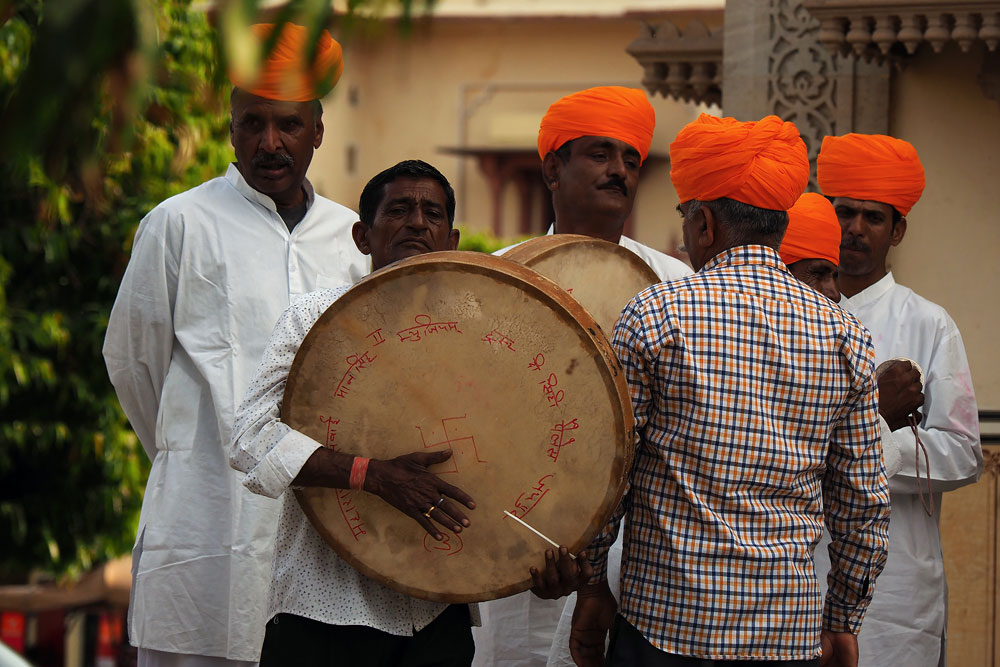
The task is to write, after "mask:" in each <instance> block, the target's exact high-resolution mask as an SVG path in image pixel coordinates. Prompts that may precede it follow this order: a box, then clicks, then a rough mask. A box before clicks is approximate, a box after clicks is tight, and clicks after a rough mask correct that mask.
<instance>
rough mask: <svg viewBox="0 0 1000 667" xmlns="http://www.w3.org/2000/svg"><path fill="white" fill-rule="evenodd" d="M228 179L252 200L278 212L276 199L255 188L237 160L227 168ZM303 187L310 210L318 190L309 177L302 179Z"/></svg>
mask: <svg viewBox="0 0 1000 667" xmlns="http://www.w3.org/2000/svg"><path fill="white" fill-rule="evenodd" d="M226 180H227V181H229V182H230V183H231V184H232V186H233V187H234V188H236V189H237V190H238V191H239V193H240V194H241V195H243V196H244V197H246V198H247V199H249V200H250V201H252V202H254V203H256V204H260V205H261V206H263V207H264V208H266V209H267V210H269V211H273V212H274V213H277V212H278V207H277V206H276V205H275V203H274V200H273V199H271V198H270V197H268V196H267V195H265V194H264V193H262V192H258V191H257V190H254V189H253V187H251V186H250V184H249V183H247V181H246V179H245V178H243V174H241V173H240V170H239V169H238V168H237V167H236V163H235V162H230V163H229V169H227V170H226ZM302 189H303V190H305V191H306V211H307V212H308V211H309V209H310V208H311V207H312V204H313V200H314V199H316V191H315V190H313V186H312V183H310V182H309V179H308V178H305V179H303V180H302Z"/></svg>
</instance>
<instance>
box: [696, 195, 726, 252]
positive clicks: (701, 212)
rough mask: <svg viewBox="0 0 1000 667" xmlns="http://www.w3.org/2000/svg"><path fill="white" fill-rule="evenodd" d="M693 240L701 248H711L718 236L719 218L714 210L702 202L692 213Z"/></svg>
mask: <svg viewBox="0 0 1000 667" xmlns="http://www.w3.org/2000/svg"><path fill="white" fill-rule="evenodd" d="M694 223H695V226H694V232H695V238H694V242H695V243H697V244H698V245H699V246H700V247H702V248H711V247H712V246H713V245H715V240H716V238H718V236H719V231H720V230H719V219H718V218H717V217H715V211H713V210H712V209H710V208H709V207H707V206H705V205H704V204H702V205H701V206H699V207H698V210H697V211H695V213H694Z"/></svg>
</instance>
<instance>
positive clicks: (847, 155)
mask: <svg viewBox="0 0 1000 667" xmlns="http://www.w3.org/2000/svg"><path fill="white" fill-rule="evenodd" d="M816 182H817V183H818V184H819V189H820V190H822V191H823V194H825V195H826V196H827V197H850V198H851V199H862V200H866V201H877V202H882V203H883V204H888V205H889V206H892V207H893V208H894V209H896V210H897V211H899V212H900V214H901V215H906V214H907V213H909V212H910V209H911V208H913V205H914V204H916V203H917V200H918V199H920V195H921V194H923V192H924V167H923V165H922V164H920V158H918V157H917V151H916V149H915V148H914V147H913V144H911V143H910V142H908V141H903V140H902V139H895V138H893V137H887V136H885V135H884V134H845V135H844V136H842V137H825V138H824V139H823V145H822V146H821V147H820V149H819V157H818V158H817V160H816Z"/></svg>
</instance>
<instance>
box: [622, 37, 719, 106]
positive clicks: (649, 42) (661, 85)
mask: <svg viewBox="0 0 1000 667" xmlns="http://www.w3.org/2000/svg"><path fill="white" fill-rule="evenodd" d="M626 51H627V52H628V54H629V55H631V56H632V57H633V58H635V59H636V60H637V61H639V64H640V65H642V70H643V77H642V85H643V86H645V87H646V89H647V90H648V91H649V92H650V93H653V94H656V93H660V94H661V95H663V96H664V97H672V98H674V99H676V100H681V101H684V102H695V103H698V102H703V103H705V104H719V103H720V102H721V100H722V30H721V29H716V30H714V31H711V30H709V29H708V27H707V26H705V24H704V23H702V22H701V21H698V20H694V21H692V22H691V23H689V24H688V26H687V28H685V30H684V31H683V32H681V31H680V30H679V29H678V28H677V26H675V25H674V24H673V23H671V22H670V21H664V22H663V23H662V24H660V25H658V26H652V25H650V24H649V23H645V22H642V23H640V24H639V36H638V37H637V38H636V39H635V41H633V42H632V43H631V44H629V46H628V48H627V49H626Z"/></svg>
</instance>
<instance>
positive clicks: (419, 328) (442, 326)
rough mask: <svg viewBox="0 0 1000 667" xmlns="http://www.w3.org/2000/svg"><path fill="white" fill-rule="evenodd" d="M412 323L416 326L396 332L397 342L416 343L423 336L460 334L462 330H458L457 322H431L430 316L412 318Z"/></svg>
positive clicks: (423, 315) (421, 315) (422, 315)
mask: <svg viewBox="0 0 1000 667" xmlns="http://www.w3.org/2000/svg"><path fill="white" fill-rule="evenodd" d="M413 321H414V322H416V326H413V327H410V328H409V329H402V330H401V331H397V332H396V335H397V336H399V340H400V341H401V342H404V343H405V342H406V341H412V342H414V343H416V342H419V341H420V340H421V339H422V337H423V336H427V335H429V334H432V333H439V332H446V331H454V332H455V333H462V330H461V329H459V328H458V322H432V321H431V316H430V315H426V314H420V315H417V316H416V317H414V318H413Z"/></svg>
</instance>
